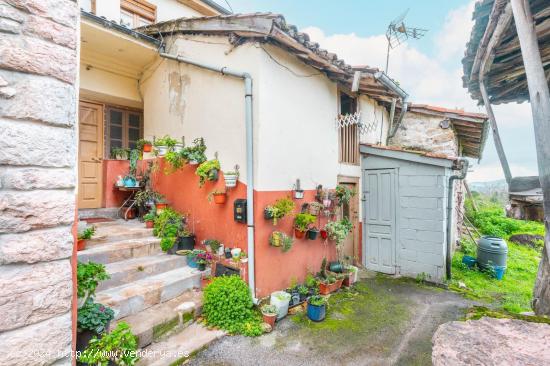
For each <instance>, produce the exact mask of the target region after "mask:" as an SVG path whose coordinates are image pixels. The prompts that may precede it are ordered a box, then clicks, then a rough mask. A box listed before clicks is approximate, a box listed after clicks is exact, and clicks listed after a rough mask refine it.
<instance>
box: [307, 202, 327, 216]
mask: <svg viewBox="0 0 550 366" xmlns="http://www.w3.org/2000/svg"><path fill="white" fill-rule="evenodd" d="M323 208H324V207H323V205H322V204H320V203H319V202H311V203H309V204H308V211H309V213H310V214H312V215H313V216H318V215H319V214H320V213H321V210H322V209H323Z"/></svg>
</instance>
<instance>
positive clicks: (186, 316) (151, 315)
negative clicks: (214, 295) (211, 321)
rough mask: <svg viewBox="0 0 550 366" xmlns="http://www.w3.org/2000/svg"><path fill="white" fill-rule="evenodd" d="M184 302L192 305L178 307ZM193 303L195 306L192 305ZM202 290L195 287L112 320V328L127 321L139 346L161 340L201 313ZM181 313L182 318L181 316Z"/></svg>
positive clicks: (187, 324) (185, 325) (180, 329)
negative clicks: (179, 309) (137, 311)
mask: <svg viewBox="0 0 550 366" xmlns="http://www.w3.org/2000/svg"><path fill="white" fill-rule="evenodd" d="M184 303H188V304H189V305H190V306H189V308H188V309H187V310H185V311H178V310H176V308H177V307H178V306H180V305H182V304H184ZM191 304H193V306H191ZM201 311H202V292H201V291H200V290H197V289H194V290H190V291H186V292H184V293H183V294H182V295H180V296H178V297H175V298H173V299H172V300H169V301H167V302H164V303H162V304H157V305H154V306H151V307H150V308H148V309H145V310H143V311H141V312H139V313H137V314H134V315H130V316H127V317H125V318H122V319H119V320H117V321H116V322H112V323H111V326H110V329H111V330H112V329H114V328H115V327H116V325H117V324H118V323H119V322H126V323H128V325H129V326H130V328H131V329H132V333H134V334H135V335H136V336H137V337H138V340H139V348H143V347H145V346H148V345H150V344H151V343H153V342H157V341H159V340H160V339H161V338H163V337H164V336H166V335H168V334H175V333H176V332H181V331H182V330H183V329H185V328H186V327H187V326H189V325H190V324H191V323H192V321H193V320H194V319H195V318H196V317H198V316H199V315H200V314H201ZM180 313H181V314H182V315H181V318H180Z"/></svg>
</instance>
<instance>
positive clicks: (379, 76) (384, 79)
mask: <svg viewBox="0 0 550 366" xmlns="http://www.w3.org/2000/svg"><path fill="white" fill-rule="evenodd" d="M374 78H375V79H376V80H377V81H379V82H381V83H382V84H383V85H384V86H385V87H386V88H388V89H390V90H392V91H393V92H395V93H396V94H397V95H399V98H400V99H401V114H400V115H399V119H398V120H397V123H396V124H395V126H392V125H393V117H394V112H395V106H394V104H393V102H392V113H391V118H390V127H392V128H391V130H390V131H389V132H388V138H387V139H386V144H387V142H388V141H389V139H391V138H392V137H393V136H395V133H396V132H397V129H398V128H399V125H401V122H403V118H405V114H406V113H407V109H408V104H407V99H408V98H409V94H407V93H406V92H405V91H404V90H403V89H402V88H401V87H400V86H399V85H397V83H396V82H395V81H393V80H392V79H391V78H390V77H389V76H388V75H386V73H384V72H382V71H378V72H377V73H376V74H374Z"/></svg>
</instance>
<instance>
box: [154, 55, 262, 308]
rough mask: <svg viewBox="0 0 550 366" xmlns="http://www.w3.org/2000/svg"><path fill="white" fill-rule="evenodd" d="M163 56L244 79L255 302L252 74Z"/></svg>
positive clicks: (251, 278)
mask: <svg viewBox="0 0 550 366" xmlns="http://www.w3.org/2000/svg"><path fill="white" fill-rule="evenodd" d="M160 56H161V57H164V58H167V59H170V60H174V61H178V62H182V63H184V64H188V65H193V66H196V67H200V68H203V69H206V70H210V71H214V72H217V73H220V74H222V75H229V76H233V77H236V78H239V79H243V80H244V89H245V92H244V99H245V126H246V201H247V205H246V217H247V223H246V224H247V237H248V243H247V249H248V286H249V287H250V291H251V293H252V298H253V299H254V302H257V299H256V281H255V276H254V274H255V268H254V267H255V266H254V264H255V256H254V254H255V253H254V130H253V123H252V121H253V119H252V112H253V105H252V96H253V93H252V76H251V75H250V74H249V73H246V72H240V71H235V70H231V69H228V68H227V67H219V66H213V65H208V64H204V63H202V62H197V61H192V60H188V59H186V58H183V57H181V56H177V55H171V54H169V53H164V52H161V53H160Z"/></svg>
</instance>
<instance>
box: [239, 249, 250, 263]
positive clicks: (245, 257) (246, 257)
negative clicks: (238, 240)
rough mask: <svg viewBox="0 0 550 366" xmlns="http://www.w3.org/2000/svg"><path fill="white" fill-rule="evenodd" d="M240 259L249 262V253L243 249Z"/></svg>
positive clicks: (242, 261)
mask: <svg viewBox="0 0 550 366" xmlns="http://www.w3.org/2000/svg"><path fill="white" fill-rule="evenodd" d="M239 258H240V260H241V263H247V262H248V255H247V254H246V252H245V251H244V250H243V251H242V252H241V255H240V257H239Z"/></svg>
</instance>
